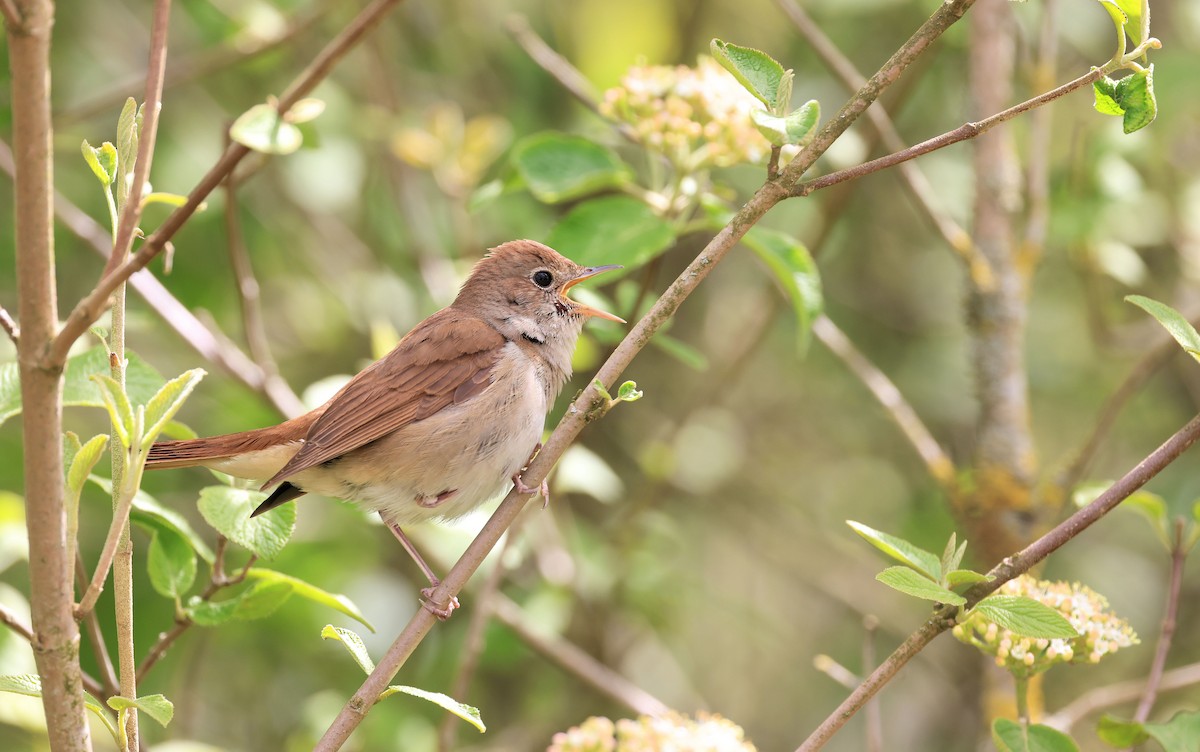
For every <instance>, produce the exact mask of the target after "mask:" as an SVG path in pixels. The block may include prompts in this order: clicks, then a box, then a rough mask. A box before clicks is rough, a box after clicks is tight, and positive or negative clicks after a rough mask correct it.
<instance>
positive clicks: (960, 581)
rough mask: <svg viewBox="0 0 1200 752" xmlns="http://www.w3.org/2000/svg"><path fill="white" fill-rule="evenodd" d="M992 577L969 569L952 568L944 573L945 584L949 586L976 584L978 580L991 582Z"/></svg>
mask: <svg viewBox="0 0 1200 752" xmlns="http://www.w3.org/2000/svg"><path fill="white" fill-rule="evenodd" d="M993 579H994V578H993V577H991V576H990V575H986V574H981V573H980V572H975V571H973V570H970V569H954V570H951V571H950V572H948V573H947V574H946V586H947V587H950V588H956V587H962V586H963V585H977V584H979V583H980V582H991V581H992V580H993Z"/></svg>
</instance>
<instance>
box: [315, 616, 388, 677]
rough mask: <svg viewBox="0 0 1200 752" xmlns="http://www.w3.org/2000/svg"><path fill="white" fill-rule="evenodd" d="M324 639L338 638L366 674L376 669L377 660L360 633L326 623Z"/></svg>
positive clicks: (322, 635)
mask: <svg viewBox="0 0 1200 752" xmlns="http://www.w3.org/2000/svg"><path fill="white" fill-rule="evenodd" d="M321 639H322V640H337V641H338V642H340V643H342V645H343V646H344V647H345V648H346V652H348V653H350V657H351V658H353V659H354V662H355V663H357V664H358V665H359V668H361V669H362V670H363V673H364V674H369V673H371V672H372V671H374V670H375V661H373V660H371V655H370V654H369V653H368V652H367V646H366V645H364V644H363V641H362V638H361V637H359V636H358V633H356V632H354V631H353V630H350V629H343V628H341V627H335V626H333V625H332V624H326V625H325V628H324V629H322V630H321Z"/></svg>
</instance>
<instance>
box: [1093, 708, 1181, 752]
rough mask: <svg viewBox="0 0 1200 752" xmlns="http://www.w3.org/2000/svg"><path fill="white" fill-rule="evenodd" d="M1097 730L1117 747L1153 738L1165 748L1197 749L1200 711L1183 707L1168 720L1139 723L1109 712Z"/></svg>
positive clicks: (1177, 750) (1170, 750)
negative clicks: (1185, 709) (1184, 709)
mask: <svg viewBox="0 0 1200 752" xmlns="http://www.w3.org/2000/svg"><path fill="white" fill-rule="evenodd" d="M1096 733H1097V734H1098V735H1099V736H1100V738H1101V739H1102V740H1104V741H1105V742H1106V743H1108V744H1111V745H1112V746H1114V747H1122V748H1123V747H1133V746H1137V745H1138V744H1142V743H1144V742H1146V741H1149V740H1150V739H1153V740H1154V741H1156V742H1158V743H1159V744H1160V745H1161V746H1162V748H1163V751H1164V752H1195V751H1196V750H1197V749H1200V712H1196V711H1194V710H1193V711H1180V712H1178V713H1176V714H1175V715H1173V716H1171V720H1169V721H1167V722H1166V723H1138V722H1137V721H1126V720H1124V719H1121V718H1117V717H1116V716H1112V715H1109V714H1107V713H1106V714H1105V715H1103V716H1101V718H1100V726H1099V728H1097V729H1096Z"/></svg>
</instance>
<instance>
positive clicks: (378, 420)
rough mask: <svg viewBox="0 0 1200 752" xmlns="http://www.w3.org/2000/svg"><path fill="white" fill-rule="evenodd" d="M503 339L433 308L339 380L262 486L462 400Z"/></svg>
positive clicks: (486, 377) (478, 384) (486, 374)
mask: <svg viewBox="0 0 1200 752" xmlns="http://www.w3.org/2000/svg"><path fill="white" fill-rule="evenodd" d="M504 342H505V340H504V337H503V336H501V335H500V333H499V332H497V331H496V330H495V329H493V328H492V327H490V326H488V325H487V324H486V323H484V322H483V321H482V320H480V319H478V318H475V317H473V316H469V315H464V314H463V313H462V312H460V311H457V310H455V309H453V308H445V309H443V310H441V311H438V312H437V313H435V314H434V315H432V316H430V317H429V318H427V319H425V321H423V322H421V323H420V324H419V325H418V326H417V328H416V329H413V330H412V331H411V332H409V333H408V335H406V336H405V337H404V339H402V340H401V341H400V344H398V345H396V349H394V350H392V351H391V352H390V353H388V354H387V355H386V356H384V357H383V358H382V359H381V360H379V361H376V362H375V363H374V364H372V365H371V366H370V367H368V368H367V369H366V370H364V371H363V372H362V373H360V374H358V375H357V376H355V377H354V378H353V379H351V380H350V383H348V384H346V386H344V387H342V390H341V391H340V392H338V393H337V394H336V395H335V396H334V397H333V399H332V400H330V401H329V403H328V404H327V406H326V408H325V412H324V413H322V414H321V417H319V418H318V419H317V421H316V422H315V423H313V425H312V428H310V429H309V431H308V434H307V435H306V436H305V438H304V446H303V447H301V448H300V451H299V452H297V453H296V456H294V457H292V459H291V460H290V461H289V462H288V463H287V464H286V465H284V466H283V468H282V469H281V470H280V471H279V472H278V473H276V474H275V477H273V478H271V479H270V480H269V481H267V482H266V483H264V484H263V488H268V487H270V486H272V485H274V484H276V483H278V482H279V481H281V480H283V479H284V478H287V477H288V476H291V475H295V474H296V473H298V472H301V471H302V470H307V469H308V468H310V467H315V466H317V465H320V464H321V463H322V462H327V461H329V460H331V459H334V458H336V457H340V456H342V455H343V454H345V453H346V452H349V451H351V450H354V449H357V448H358V447H361V446H365V445H366V444H369V443H371V442H372V441H375V440H376V439H378V438H380V437H382V436H385V435H387V434H389V433H391V432H393V431H395V430H397V429H399V428H402V427H403V426H405V425H407V424H409V423H412V422H413V421H418V420H421V419H423V418H428V417H429V416H430V415H433V414H434V413H436V412H438V411H439V410H441V409H443V408H445V407H447V406H449V405H453V404H460V403H462V402H465V401H467V400H468V399H470V398H471V397H473V396H475V395H476V394H478V393H479V392H481V391H483V390H484V388H485V387H487V386H488V385H489V384H490V383H491V374H492V369H493V367H494V366H495V365H496V360H497V358H499V356H500V349H501V348H502V347H503V345H504Z"/></svg>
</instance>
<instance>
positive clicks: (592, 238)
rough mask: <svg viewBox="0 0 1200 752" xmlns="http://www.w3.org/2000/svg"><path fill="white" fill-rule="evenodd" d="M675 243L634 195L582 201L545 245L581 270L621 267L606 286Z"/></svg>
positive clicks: (659, 220)
mask: <svg viewBox="0 0 1200 752" xmlns="http://www.w3.org/2000/svg"><path fill="white" fill-rule="evenodd" d="M674 243H675V231H674V230H673V229H671V225H670V224H668V223H667V221H666V220H664V219H663V218H662V217H659V216H658V215H657V214H655V213H654V211H653V210H652V209H651V208H650V207H649V206H646V205H645V204H644V203H642V202H641V201H638V200H637V199H636V198H633V197H632V196H602V197H600V198H595V199H591V200H589V201H584V202H583V203H580V204H579V205H578V206H576V207H575V208H573V209H572V210H571V211H570V212H568V213H567V215H566V216H565V217H563V218H562V219H561V220H559V222H558V224H556V225H555V226H554V227H553V228H551V230H550V234H549V236H548V237H547V238H546V244H547V245H549V246H551V247H552V248H555V249H557V250H558V251H559V252H561V253H562V254H563V255H564V256H566V257H568V258H570V259H572V260H573V261H574V262H575V263H577V264H579V265H580V266H600V265H602V264H622V265H624V267H625V268H624V269H616V270H613V271H611V272H608V273H606V274H605V275H604V281H605V282H611V281H614V280H616V279H618V278H620V277H621V276H623V275H625V274H628V273H630V272H632V271H635V270H637V269H640V268H641V267H642V266H644V265H645V264H647V263H649V262H650V261H651V260H653V259H654V258H656V257H657V256H658V255H659V254H661V253H662V252H663V251H666V250H667V249H668V248H670V247H671V246H672V245H673V244H674Z"/></svg>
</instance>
